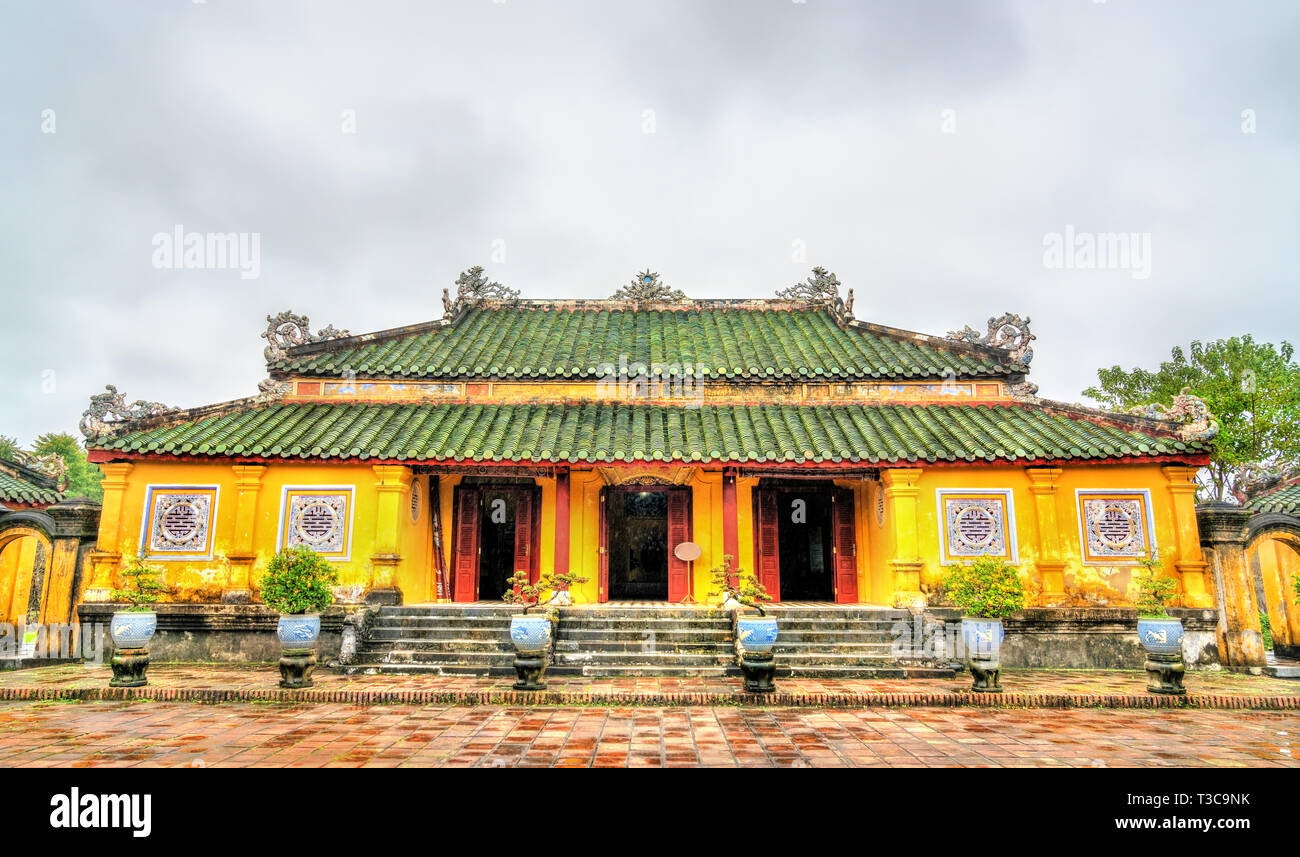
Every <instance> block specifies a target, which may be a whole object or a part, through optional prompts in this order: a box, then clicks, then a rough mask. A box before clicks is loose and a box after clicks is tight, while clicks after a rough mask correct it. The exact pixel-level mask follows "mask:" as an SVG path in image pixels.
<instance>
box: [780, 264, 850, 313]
mask: <svg viewBox="0 0 1300 857" xmlns="http://www.w3.org/2000/svg"><path fill="white" fill-rule="evenodd" d="M776 296H777V297H778V298H780V299H782V300H787V301H799V302H802V303H806V304H809V305H811V306H821V307H825V308H826V309H827V310H829V311H830V313H831V315H833V316H835V321H836V322H837V323H839V324H847V323H849V322H850V321H852V320H853V289H849V291H848V297H847V298H841V297H840V281H839V278H838V277H836V276H835V274H834V273H833V272H831V271H828V270H826V269H825V268H823V267H821V266H820V265H818V266H816V267H814V268H813V269H812V276H811V277H809V278H808V279H806V280H804V281H803V282H801V283H795V284H794V285H793V286H790V287H789V288H788V289H777V290H776Z"/></svg>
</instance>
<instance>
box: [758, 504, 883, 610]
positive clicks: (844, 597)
mask: <svg viewBox="0 0 1300 857" xmlns="http://www.w3.org/2000/svg"><path fill="white" fill-rule="evenodd" d="M811 493H819V494H826V495H827V498H828V499H829V500H830V520H829V522H828V523H829V537H830V539H831V586H832V593H833V595H834V598H835V603H837V604H856V603H857V602H858V576H857V554H858V551H857V526H856V518H855V516H854V510H853V492H852V491H850V490H849V489H847V488H839V487H837V486H836V485H835V484H834V483H833V482H832V481H831V480H829V479H827V480H808V481H807V482H802V481H800V482H798V483H791V482H775V483H769V484H763V482H760V483H759V484H758V485H757V486H756V487H755V488H754V497H753V506H754V519H753V520H754V573H755V575H756V576H757V577H758V581H759V583H762V584H763V586H764V588H766V589H767V593H768V595H771V596H772V600H773V601H774V602H777V601H780V600H781V544H780V527H779V523H778V521H777V515H779V514H780V511H779V510H780V507H781V502H780V497H781V495H783V494H811Z"/></svg>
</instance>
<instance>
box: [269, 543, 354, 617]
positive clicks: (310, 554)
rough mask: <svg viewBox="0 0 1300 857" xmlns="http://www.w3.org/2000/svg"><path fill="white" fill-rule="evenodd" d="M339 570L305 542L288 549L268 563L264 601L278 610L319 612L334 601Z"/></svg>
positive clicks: (286, 611) (283, 611) (284, 611)
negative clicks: (333, 590)
mask: <svg viewBox="0 0 1300 857" xmlns="http://www.w3.org/2000/svg"><path fill="white" fill-rule="evenodd" d="M338 582H339V576H338V572H336V571H335V570H334V566H332V565H330V561H329V560H327V559H326V558H325V557H323V556H321V555H320V554H319V553H317V552H316V551H314V550H312V549H311V548H309V547H307V546H306V545H297V546H295V547H291V548H285V549H283V550H282V551H280V552H279V553H277V554H276V555H275V556H273V557H271V561H270V562H269V563H267V566H266V574H265V575H263V576H262V581H261V585H262V600H263V601H264V602H266V606H267V607H270V608H271V609H272V610H275V611H277V612H279V613H319V612H320V611H322V610H324V609H325V608H326V607H328V606H330V605H331V604H333V603H334V593H333V592H331V591H330V587H331V586H337V585H338Z"/></svg>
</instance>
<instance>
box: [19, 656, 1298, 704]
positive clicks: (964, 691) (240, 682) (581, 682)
mask: <svg viewBox="0 0 1300 857" xmlns="http://www.w3.org/2000/svg"><path fill="white" fill-rule="evenodd" d="M110 676H111V672H110V670H109V669H108V667H107V666H101V667H90V668H88V667H86V666H83V665H79V664H68V665H63V666H49V667H41V668H38V669H26V670H14V671H9V672H3V671H0V700H2V699H27V698H32V697H34V696H35V695H36V694H37V693H45V694H47V695H54V694H65V695H68V696H73V697H79V698H91V699H93V698H95V697H94V694H96V693H100V692H107V691H108V680H109V678H110ZM279 677H280V676H279V672H278V670H277V669H276V667H275V666H274V665H273V664H260V665H256V664H255V665H237V664H168V663H163V664H155V665H153V666H151V667H150V669H149V687H146V688H140V689H138V690H135V691H133V692H132V693H133V694H137V695H140V696H145V697H153V698H158V699H169V698H171V699H174V698H175V695H174V694H176V693H180V692H193V691H204V692H208V693H213V694H229V695H230V697H232V698H234V699H239V700H243V701H246V700H248V699H249V698H250V697H255V696H256V695H257V694H272V695H275V696H278V695H279V693H278V691H277V682H278V681H279ZM314 679H315V683H316V686H315V688H313V689H311V690H306V691H296V692H295V693H296V694H297V697H298V698H301V699H304V700H307V699H311V700H317V701H319V700H322V699H324V700H327V701H328V699H329V695H330V694H336V695H337V694H341V693H345V694H350V695H351V697H350V698H348V699H335V701H344V702H387V701H398V702H401V701H410V702H432V703H442V704H445V703H449V702H453V701H455V702H461V703H464V702H471V703H472V702H474V701H475V699H476V697H478V696H484V695H488V694H497V695H502V694H504V695H509V691H510V689H511V685H512V684H513V682H514V679H513V677H504V676H495V677H473V676H438V675H355V676H347V675H340V674H338V673H334V672H331V671H329V670H326V669H319V670H317V671H316V673H315V676H314ZM546 681H547V685H548V689H549V693H548V695H547V696H548V697H549V699H550V701H560V702H565V701H570V702H580V703H582V704H586V703H590V702H597V701H605V702H620V701H622V702H628V703H629V704H630V703H631V702H633V701H637V700H644V701H649V702H651V703H652V704H653V701H654V699H655V698H656V697H659V698H669V699H671V703H665V704H685V703H692V702H693V703H695V704H699V703H701V702H704V703H709V702H712V703H713V704H724V703H725V704H733V703H738V702H744V701H745V700H743V699H740V696H741V694H740V691H741V680H740V678H739V677H723V678H631V677H628V678H584V677H576V676H567V677H560V676H548V677H547V679H546ZM1002 683H1003V685H1004V687H1005V688H1006V691H1007V694H1006V697H1005V699H1006V703H1007V704H1012V705H1020V704H1030V705H1042V704H1053V703H1050V702H1047V703H1045V702H1044V701H1043V698H1044V697H1050V696H1066V697H1072V698H1073V700H1074V701H1072V702H1071V703H1070V704H1073V705H1104V706H1107V707H1118V706H1122V705H1135V704H1136V705H1139V706H1140V705H1144V704H1151V703H1153V702H1156V701H1161V700H1159V698H1157V697H1153V696H1152V695H1151V694H1149V693H1147V690H1146V674H1145V673H1144V672H1142V671H1141V670H1028V669H1008V670H1005V671H1004V672H1003V680H1002ZM1186 685H1187V690H1188V695H1189V699H1192V700H1199V701H1201V702H1204V703H1205V704H1206V705H1207V707H1216V706H1218V705H1220V704H1232V702H1233V700H1247V699H1255V700H1260V699H1263V700H1272V701H1275V702H1276V701H1280V703H1281V704H1280V705H1279V704H1270V705H1266V706H1258V705H1243V707H1273V708H1276V707H1283V706H1285V707H1293V708H1297V709H1300V681H1296V680H1294V679H1277V678H1269V677H1267V676H1255V675H1248V674H1244V673H1236V672H1229V671H1226V670H1196V671H1192V672H1189V673H1188V674H1187V679H1186ZM777 688H778V691H780V693H781V694H782V695H783V696H785V697H786V698H787V700H788V699H789V698H791V697H795V698H798V703H797V704H810V703H811V704H824V703H825V702H826V701H827V699H828V698H829V700H830V702H831V704H836V700H839V702H838V704H839V705H840V706H841V707H853V706H855V705H858V704H863V705H880V704H882V703H883V704H943V700H945V699H946V698H947V699H951V698H953V697H969V693H968V691H969V689H970V677H969V676H968V675H965V674H959V675H958V676H957V677H956V678H955V679H816V678H799V679H792V678H786V679H778V680H777ZM168 694H172V696H170V697H169V696H168ZM402 694H411V695H414V696H413V698H410V699H407V700H402V699H401V698H400V697H401V695H402ZM1024 695H1029V696H1030V697H1032V698H1030V699H1025V698H1023V697H1024ZM565 697H582V699H577V700H575V699H567V700H566V699H565ZM692 697H693V699H692ZM1018 697H1020V698H1018ZM209 698H210V697H209ZM538 700H539V701H547V698H546V697H538ZM891 700H893V701H891ZM991 701H995V702H996V701H997V700H996V699H994V700H991ZM1163 701H1165V702H1169V701H1170V700H1168V699H1165V700H1163ZM786 704H790V703H789V702H787V703H786Z"/></svg>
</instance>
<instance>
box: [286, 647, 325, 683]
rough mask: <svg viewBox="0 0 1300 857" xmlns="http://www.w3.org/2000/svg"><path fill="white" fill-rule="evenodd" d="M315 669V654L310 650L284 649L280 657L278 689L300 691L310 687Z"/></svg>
mask: <svg viewBox="0 0 1300 857" xmlns="http://www.w3.org/2000/svg"><path fill="white" fill-rule="evenodd" d="M315 669H316V652H315V651H314V650H312V649H285V650H284V654H283V655H281V656H280V687H283V688H285V689H287V690H301V689H302V688H305V687H311V686H312V685H313V684H314V682H313V681H312V680H311V674H312V672H313V671H314V670H315Z"/></svg>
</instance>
